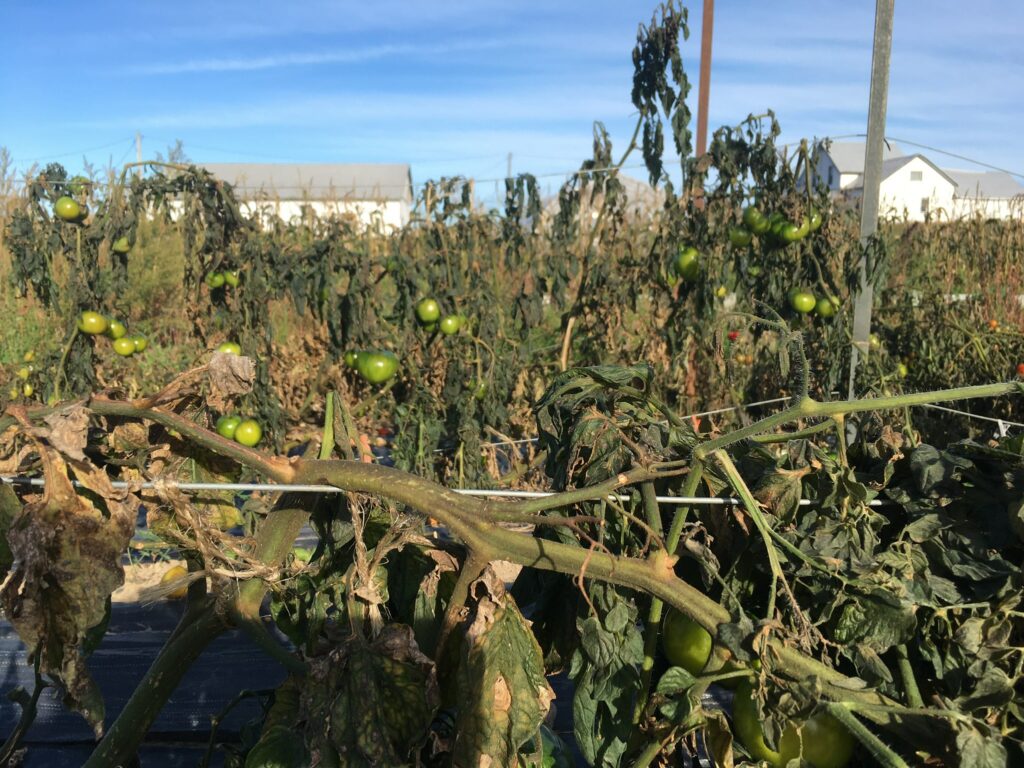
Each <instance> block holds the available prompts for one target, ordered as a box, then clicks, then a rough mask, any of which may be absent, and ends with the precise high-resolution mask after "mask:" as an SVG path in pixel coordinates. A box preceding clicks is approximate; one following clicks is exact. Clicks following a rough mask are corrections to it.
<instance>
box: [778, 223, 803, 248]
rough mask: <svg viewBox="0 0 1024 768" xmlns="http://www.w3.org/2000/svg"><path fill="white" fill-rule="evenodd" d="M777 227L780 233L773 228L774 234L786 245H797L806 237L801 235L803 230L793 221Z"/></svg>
mask: <svg viewBox="0 0 1024 768" xmlns="http://www.w3.org/2000/svg"><path fill="white" fill-rule="evenodd" d="M777 226H778V231H777V232H776V229H775V227H774V226H773V227H772V232H774V233H776V234H777V235H778V237H779V239H780V240H781V241H782V242H784V243H787V244H788V243H795V242H797V241H798V240H802V239H803V237H804V236H803V234H801V228H800V227H798V226H797V225H796V224H794V223H793V222H791V221H784V222H782V224H780V225H777Z"/></svg>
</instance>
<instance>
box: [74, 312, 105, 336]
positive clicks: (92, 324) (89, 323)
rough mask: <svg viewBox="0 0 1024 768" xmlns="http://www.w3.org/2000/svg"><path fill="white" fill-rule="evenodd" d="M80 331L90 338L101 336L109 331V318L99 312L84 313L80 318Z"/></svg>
mask: <svg viewBox="0 0 1024 768" xmlns="http://www.w3.org/2000/svg"><path fill="white" fill-rule="evenodd" d="M78 330H80V331H81V332H82V333H87V334H89V335H90V336H99V335H100V334H101V333H105V332H106V330H107V318H105V317H104V316H103V315H101V314H100V313H99V312H89V311H86V312H83V313H82V314H81V315H80V316H79V318H78Z"/></svg>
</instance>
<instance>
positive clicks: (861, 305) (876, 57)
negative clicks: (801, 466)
mask: <svg viewBox="0 0 1024 768" xmlns="http://www.w3.org/2000/svg"><path fill="white" fill-rule="evenodd" d="M895 5H896V0H876V2H875V39H874V50H873V51H872V54H871V92H870V94H869V96H868V137H867V141H866V142H865V147H864V189H863V191H862V194H861V198H860V203H861V209H860V246H861V257H860V290H859V291H858V292H857V297H856V300H855V302H854V307H853V346H852V348H851V349H850V386H849V398H850V399H851V400H852V399H853V396H854V379H855V378H856V375H857V363H858V362H859V360H860V356H861V355H862V354H863V355H864V356H865V357H867V354H868V349H869V348H870V344H869V340H870V334H871V304H872V300H873V298H874V290H873V288H872V287H871V284H870V283H869V282H868V274H869V267H870V265H869V264H868V257H869V254H868V243H870V241H871V238H872V237H874V235H875V232H876V231H877V230H878V203H879V186H880V184H881V183H882V148H883V145H884V144H885V113H886V108H887V105H888V101H889V59H890V55H891V53H892V17H893V12H894V10H895Z"/></svg>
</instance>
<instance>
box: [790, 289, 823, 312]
mask: <svg viewBox="0 0 1024 768" xmlns="http://www.w3.org/2000/svg"><path fill="white" fill-rule="evenodd" d="M789 305H790V306H791V307H793V309H795V310H796V311H797V312H799V313H800V314H801V315H806V314H807V313H808V312H810V311H811V310H813V309H814V308H815V307H816V306H818V300H817V299H816V298H814V294H813V293H810V292H809V291H797V292H796V293H794V294H793V295H792V296H790V297H789Z"/></svg>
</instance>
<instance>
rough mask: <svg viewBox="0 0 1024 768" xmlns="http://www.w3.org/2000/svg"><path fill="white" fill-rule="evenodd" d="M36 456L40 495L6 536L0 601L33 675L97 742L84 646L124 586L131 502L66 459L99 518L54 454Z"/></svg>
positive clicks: (97, 698) (96, 699) (44, 451)
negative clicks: (51, 683) (58, 691)
mask: <svg viewBox="0 0 1024 768" xmlns="http://www.w3.org/2000/svg"><path fill="white" fill-rule="evenodd" d="M37 449H38V452H39V454H40V457H41V458H42V463H43V472H44V477H45V481H46V485H45V490H44V492H43V494H42V496H41V497H40V498H38V499H37V500H34V501H32V502H30V503H29V504H26V505H25V506H24V507H23V508H22V510H21V512H20V513H19V514H18V516H17V517H16V518H15V520H14V521H13V523H12V525H11V527H10V529H9V531H8V543H9V544H10V548H11V552H12V555H13V557H14V564H13V567H12V570H11V573H10V576H9V578H8V580H7V582H6V583H5V584H4V587H3V590H2V591H0V602H2V604H3V608H4V612H5V614H6V616H7V617H8V619H9V620H10V621H11V623H12V624H13V625H14V628H15V629H16V631H17V632H18V635H19V637H21V639H22V642H24V643H25V645H26V646H27V647H28V649H29V652H30V653H31V654H36V653H39V654H41V657H42V663H41V666H40V671H41V672H42V673H44V674H48V675H52V676H54V677H55V678H57V679H58V680H60V682H61V683H62V684H63V685H64V687H65V689H66V698H67V700H68V702H69V704H70V705H71V706H72V707H74V708H75V709H76V710H78V711H79V712H80V713H81V714H82V715H83V716H84V717H85V718H86V719H87V720H88V721H89V723H90V724H91V725H92V726H93V729H94V730H95V731H96V734H97V736H99V735H100V734H101V733H102V730H103V716H104V707H103V698H102V696H101V694H100V691H99V688H98V687H97V686H96V685H95V683H94V682H93V680H92V678H91V677H90V676H89V672H88V670H87V669H86V666H85V655H86V648H85V645H86V641H87V639H88V638H89V634H90V630H91V629H92V628H93V627H96V626H97V625H99V624H101V623H102V622H103V621H104V620H105V618H106V615H107V605H108V598H109V597H110V594H111V593H112V592H113V591H114V590H115V589H117V587H119V586H120V585H121V584H122V582H123V581H124V571H123V569H122V567H121V553H122V552H124V550H125V548H126V547H127V545H128V541H129V540H130V539H131V536H132V533H133V532H134V530H135V519H136V510H137V506H138V502H137V500H136V499H135V497H134V496H132V495H130V494H128V493H127V492H125V491H117V490H115V489H114V488H113V487H111V485H110V480H109V479H108V478H107V475H106V474H105V473H104V472H102V471H101V470H99V469H96V468H95V467H93V466H92V465H91V464H88V463H87V462H80V461H75V460H73V459H71V460H70V461H71V466H72V467H73V468H74V473H75V477H76V479H77V480H79V481H80V482H81V483H82V484H83V485H84V486H85V487H86V488H88V489H89V490H90V491H91V492H92V494H93V496H92V498H94V499H96V500H97V501H98V502H101V503H102V504H103V506H105V508H106V510H105V511H106V514H104V510H103V509H99V508H97V507H95V506H93V505H92V504H91V503H90V502H89V501H88V500H87V499H86V497H85V496H82V495H79V494H78V493H76V491H75V489H74V488H73V487H72V485H71V480H70V478H69V476H68V465H67V464H65V461H64V459H63V458H62V457H61V456H60V455H59V454H58V453H57V452H56V451H54V450H52V449H50V448H48V447H46V446H44V445H42V444H38V445H37ZM94 640H95V639H94V638H93V641H94Z"/></svg>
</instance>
